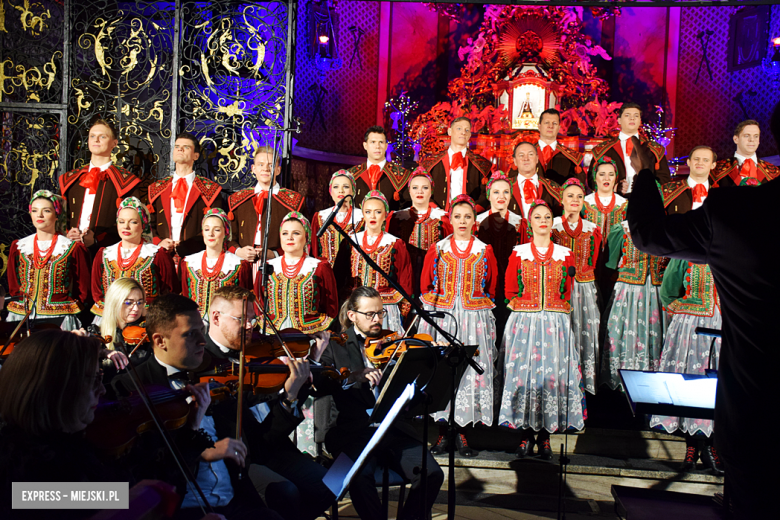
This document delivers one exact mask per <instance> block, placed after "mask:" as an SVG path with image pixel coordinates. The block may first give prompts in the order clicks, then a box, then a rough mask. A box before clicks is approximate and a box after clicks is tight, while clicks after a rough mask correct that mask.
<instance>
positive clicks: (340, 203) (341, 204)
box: [317, 195, 355, 238]
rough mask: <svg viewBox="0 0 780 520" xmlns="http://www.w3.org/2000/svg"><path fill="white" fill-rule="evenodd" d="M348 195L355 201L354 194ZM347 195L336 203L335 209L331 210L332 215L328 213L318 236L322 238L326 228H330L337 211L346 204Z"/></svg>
mask: <svg viewBox="0 0 780 520" xmlns="http://www.w3.org/2000/svg"><path fill="white" fill-rule="evenodd" d="M347 197H349V198H350V199H352V200H353V202H354V200H355V199H354V198H353V197H352V195H347ZM347 197H344V198H343V199H341V200H340V201H339V203H338V204H336V207H335V208H334V209H333V211H331V212H330V215H328V218H326V219H325V222H323V223H322V227H321V228H320V229H319V230H318V231H317V238H320V237H321V236H322V235H324V234H325V230H326V229H328V228H329V227H330V225H331V224H333V220H334V219H335V218H336V213H338V212H339V210H340V209H341V206H343V205H344V202H346V200H347Z"/></svg>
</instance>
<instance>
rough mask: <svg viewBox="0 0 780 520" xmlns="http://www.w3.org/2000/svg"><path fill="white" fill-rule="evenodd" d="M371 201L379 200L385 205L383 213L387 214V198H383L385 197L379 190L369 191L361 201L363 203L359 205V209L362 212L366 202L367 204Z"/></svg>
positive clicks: (388, 205)
mask: <svg viewBox="0 0 780 520" xmlns="http://www.w3.org/2000/svg"><path fill="white" fill-rule="evenodd" d="M371 199H377V200H381V201H382V204H384V205H385V212H388V213H389V212H390V204H388V203H387V198H385V196H384V195H383V194H382V192H381V191H379V190H371V191H369V192H368V193H366V197H365V198H364V199H363V202H362V203H361V204H360V209H361V210H362V209H363V208H364V207H365V205H366V202H368V201H369V200H371Z"/></svg>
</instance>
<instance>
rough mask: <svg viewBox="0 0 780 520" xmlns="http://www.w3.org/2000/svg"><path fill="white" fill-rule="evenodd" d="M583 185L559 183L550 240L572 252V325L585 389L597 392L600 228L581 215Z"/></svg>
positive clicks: (578, 182) (571, 180)
mask: <svg viewBox="0 0 780 520" xmlns="http://www.w3.org/2000/svg"><path fill="white" fill-rule="evenodd" d="M584 198H585V186H583V185H582V183H581V182H580V181H579V179H577V178H575V177H572V178H570V179H568V180H567V181H566V182H565V183H563V185H562V186H561V203H562V204H563V216H562V217H555V220H554V222H553V232H552V240H553V242H555V243H556V244H560V245H562V246H564V247H568V248H569V249H571V250H572V252H573V253H574V267H575V274H574V282H573V283H572V286H571V325H572V329H573V330H574V342H575V343H576V344H577V347H579V350H580V363H581V365H580V367H581V369H582V379H583V384H584V386H585V390H586V391H587V392H589V393H591V394H594V395H595V393H596V388H597V386H598V385H597V383H596V371H597V369H598V359H599V322H600V321H601V318H600V313H599V306H598V303H597V298H596V281H595V280H596V276H595V274H594V273H595V268H596V262H597V261H598V257H599V250H600V249H601V242H602V237H601V229H599V227H598V226H597V225H596V224H594V223H593V222H590V221H588V220H585V219H583V218H581V217H580V211H581V210H582V203H583V199H584Z"/></svg>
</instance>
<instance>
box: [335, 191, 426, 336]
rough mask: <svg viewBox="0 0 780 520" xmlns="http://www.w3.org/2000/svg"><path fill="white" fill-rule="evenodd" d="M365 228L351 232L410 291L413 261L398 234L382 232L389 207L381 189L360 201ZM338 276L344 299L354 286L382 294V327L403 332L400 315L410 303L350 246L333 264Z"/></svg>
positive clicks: (377, 261)
mask: <svg viewBox="0 0 780 520" xmlns="http://www.w3.org/2000/svg"><path fill="white" fill-rule="evenodd" d="M361 209H362V211H363V222H365V230H364V231H361V232H359V233H356V234H353V235H352V239H353V240H355V241H356V242H357V243H358V244H359V245H360V247H361V248H362V249H363V251H365V252H366V253H368V255H369V256H370V257H371V259H372V260H373V261H374V262H376V264H377V265H378V266H379V267H380V268H381V269H382V270H383V271H384V272H385V273H387V274H388V275H389V276H390V277H392V278H393V279H394V280H395V281H397V282H398V284H399V285H400V286H401V288H403V290H404V291H406V292H407V293H409V294H411V292H412V265H411V263H410V262H409V253H408V251H407V250H406V244H405V243H404V241H403V240H401V239H400V238H398V237H396V236H394V235H391V234H390V233H386V232H385V220H386V219H387V214H388V212H389V210H390V206H389V205H388V203H387V199H386V198H385V196H384V195H382V192H380V191H376V190H372V191H369V192H368V193H367V194H366V196H365V198H364V199H363V204H362V208H361ZM333 270H334V271H335V273H336V277H337V279H338V280H345V283H344V285H343V286H342V289H341V292H340V296H341V297H342V298H341V299H346V298H347V296H348V295H349V294H350V293H351V292H352V290H353V289H354V288H355V287H360V286H367V287H373V288H374V289H376V290H377V291H379V294H381V295H382V303H383V304H384V306H385V309H384V317H383V319H382V328H383V329H387V330H392V331H396V332H401V333H403V332H404V326H403V319H404V317H405V316H406V314H407V313H408V312H409V303H408V302H406V301H405V300H404V299H403V297H402V296H401V293H399V292H398V291H396V290H395V289H393V288H392V287H391V286H390V284H389V283H388V281H387V280H385V278H384V277H383V276H382V275H380V274H379V273H377V272H376V271H375V270H374V269H373V268H372V267H370V266H369V265H368V263H367V262H366V261H365V259H363V257H362V256H361V255H360V254H359V253H358V252H357V251H354V250H353V248H352V247H342V248H340V249H339V254H338V257H337V258H336V263H335V265H334V267H333Z"/></svg>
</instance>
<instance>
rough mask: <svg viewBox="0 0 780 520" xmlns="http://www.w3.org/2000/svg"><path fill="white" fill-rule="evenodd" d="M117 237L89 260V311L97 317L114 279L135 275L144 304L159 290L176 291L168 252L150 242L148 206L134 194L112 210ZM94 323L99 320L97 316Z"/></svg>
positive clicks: (101, 312) (163, 292)
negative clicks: (90, 277) (91, 260)
mask: <svg viewBox="0 0 780 520" xmlns="http://www.w3.org/2000/svg"><path fill="white" fill-rule="evenodd" d="M116 227H117V230H118V231H119V237H120V239H121V240H120V241H119V242H118V243H116V244H114V245H113V246H108V247H102V248H100V249H99V250H98V252H97V254H96V255H95V260H94V262H93V263H92V298H93V299H94V300H95V305H93V306H92V312H93V313H94V314H96V315H97V316H98V318H100V317H101V316H103V305H104V299H105V295H106V292H107V291H108V288H109V287H110V286H111V284H112V283H113V282H114V280H117V279H119V278H135V279H136V280H137V281H138V282H140V284H141V285H142V286H143V288H144V293H145V295H146V305H147V306H148V305H149V304H150V303H152V302H153V301H154V300H155V298H157V297H158V296H161V295H163V294H166V293H169V292H172V291H176V292H179V288H180V285H179V280H178V279H177V278H176V267H175V266H174V264H173V258H171V255H170V254H169V253H168V252H167V251H165V249H162V248H161V247H159V246H156V245H154V244H153V243H152V230H151V226H150V225H149V210H148V209H146V206H144V205H143V204H142V203H141V201H140V200H138V199H137V198H135V197H127V198H126V199H124V200H123V201H122V202H121V203H120V204H119V209H117V212H116ZM95 323H99V319H98V320H96V322H95Z"/></svg>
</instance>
